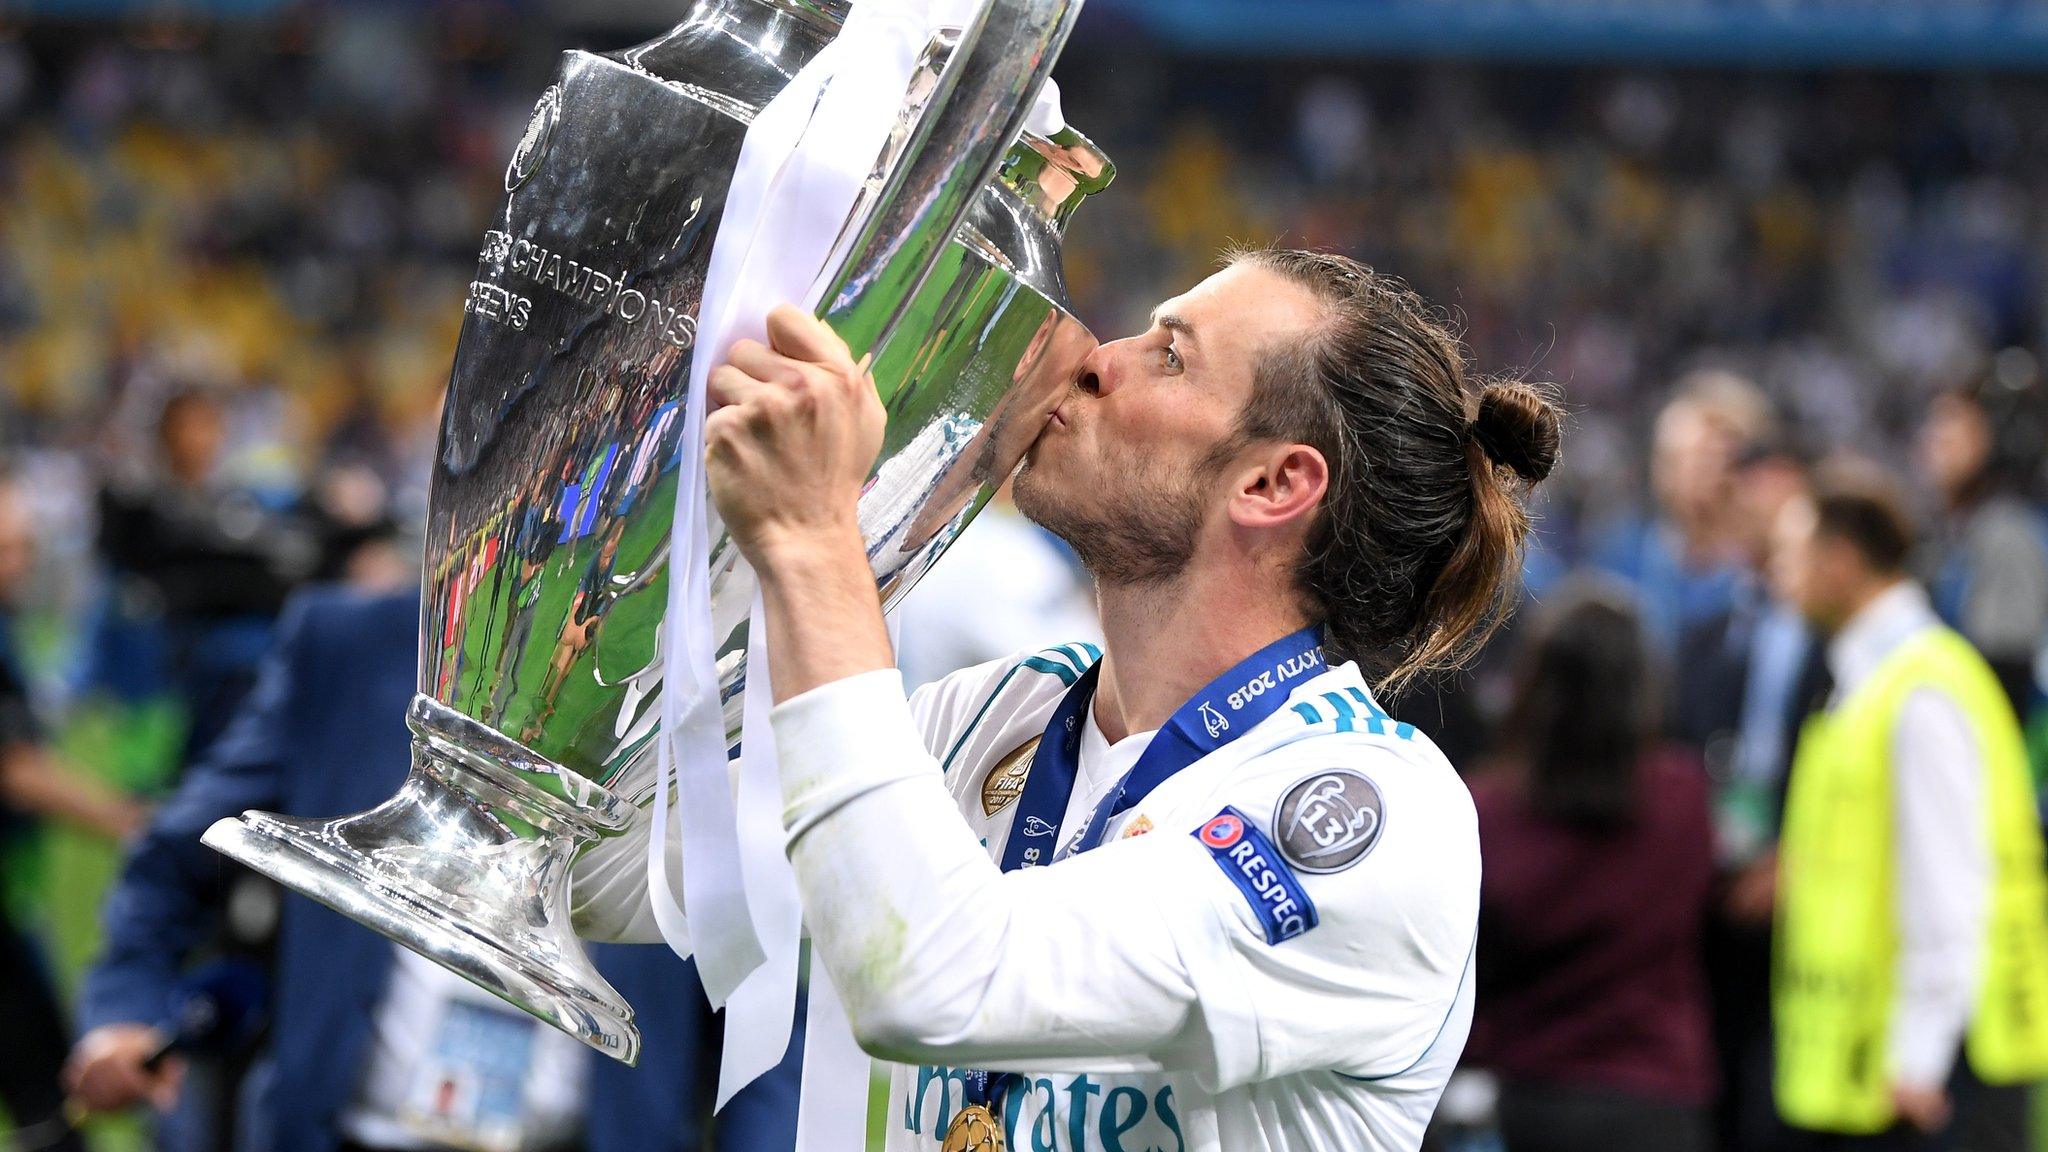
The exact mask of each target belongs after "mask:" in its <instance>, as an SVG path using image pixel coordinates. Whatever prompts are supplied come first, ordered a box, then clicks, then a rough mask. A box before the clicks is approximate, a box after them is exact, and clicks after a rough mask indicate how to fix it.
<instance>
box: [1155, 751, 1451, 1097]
mask: <svg viewBox="0 0 2048 1152" xmlns="http://www.w3.org/2000/svg"><path fill="white" fill-rule="evenodd" d="M1409 739H1413V738H1412V737H1410V738H1409ZM1218 799H1219V801H1220V803H1219V804H1218V805H1217V816H1216V817H1213V818H1211V819H1210V820H1209V821H1208V822H1207V823H1205V824H1203V825H1202V827H1201V828H1198V829H1197V830H1196V832H1195V834H1194V835H1193V836H1192V837H1174V838H1170V839H1183V840H1186V841H1187V842H1188V843H1189V844H1191V845H1192V846H1193V847H1194V848H1195V849H1196V851H1197V854H1198V855H1199V857H1200V858H1201V860H1202V863H1201V866H1200V867H1193V868H1192V869H1191V870H1192V872H1193V873H1194V881H1193V882H1194V884H1195V885H1197V886H1199V887H1200V888H1201V889H1202V891H1203V895H1204V897H1205V899H1204V904H1205V906H1206V908H1207V910H1208V911H1209V912H1210V913H1211V915H1212V917H1213V923H1212V924H1211V925H1209V926H1208V931H1206V932H1203V933H1200V934H1196V933H1194V932H1190V933H1188V934H1187V935H1186V936H1185V937H1184V938H1183V939H1182V940H1181V941H1180V945H1181V950H1182V954H1183V955H1184V956H1185V957H1186V960H1187V963H1188V966H1189V970H1190V975H1191V977H1192V982H1193V984H1194V987H1195V988H1196V989H1197V993H1198V1001H1199V1004H1200V1008H1201V1015H1202V1017H1203V1019H1204V1020H1205V1021H1207V1022H1208V1029H1209V1032H1210V1040H1211V1043H1212V1044H1213V1046H1214V1053H1213V1054H1214V1058H1215V1061H1216V1064H1217V1068H1218V1072H1219V1078H1220V1080H1221V1081H1222V1083H1223V1084H1225V1085H1230V1084H1237V1083H1246V1082H1251V1081H1256V1080H1265V1079H1271V1078H1274V1077H1278V1076H1286V1075H1292V1074H1295V1073H1301V1072H1308V1071H1317V1070H1328V1071H1333V1072H1337V1073H1340V1074H1342V1075H1346V1076H1349V1077H1352V1078H1356V1079H1365V1080H1381V1079H1387V1078H1391V1077H1394V1076H1398V1075H1400V1074H1402V1073H1403V1072H1406V1071H1408V1070H1409V1069H1411V1068H1413V1067H1414V1066H1415V1065H1416V1064H1417V1063H1418V1062H1419V1061H1421V1060H1422V1059H1423V1058H1424V1057H1425V1056H1427V1055H1429V1054H1430V1053H1432V1052H1436V1051H1442V1050H1443V1049H1444V1047H1445V1046H1448V1047H1449V1048H1451V1049H1452V1050H1453V1053H1452V1054H1453V1056H1455V1050H1456V1049H1458V1048H1461V1047H1462V1045H1463V1042H1464V1034H1465V1030H1466V1028H1467V1027H1468V1026H1469V1022H1470V1020H1469V1017H1470V1008H1471V1002H1472V991H1473V990H1472V989H1471V987H1470V986H1469V985H1470V979H1471V968H1472V962H1473V947H1474V943H1475V941H1476V939H1477V929H1478V915H1479V837H1478V822H1477V818H1476V816H1475V814H1474V812H1473V808H1472V804H1471V799H1470V796H1469V795H1468V794H1467V793H1466V791H1465V788H1464V785H1463V783H1462V782H1461V781H1459V780H1458V778H1457V777H1456V775H1455V774H1454V773H1453V772H1452V771H1451V769H1450V767H1449V766H1448V765H1447V764H1445V763H1444V762H1443V761H1442V758H1441V757H1440V756H1438V755H1437V754H1436V753H1435V751H1434V749H1432V748H1429V747H1427V745H1426V744H1419V745H1417V746H1416V747H1414V748H1412V749H1407V748H1403V747H1401V746H1400V741H1399V740H1398V739H1396V738H1395V737H1392V736H1388V737H1385V738H1369V737H1363V736H1360V737H1347V736H1327V737H1323V738H1319V739H1314V740H1305V741H1302V742H1299V743H1297V744H1295V745H1292V746H1289V747H1286V748H1283V749H1281V750H1279V751H1278V752H1276V753H1273V754H1269V755H1267V756H1264V757H1261V758H1259V759H1258V760H1255V761H1253V762H1252V763H1251V764H1249V765H1246V766H1245V767H1244V768H1243V769H1241V770H1240V771H1239V772H1238V773H1237V774H1235V775H1234V776H1233V778H1232V779H1231V780H1230V781H1229V783H1228V785H1227V787H1226V789H1225V791H1224V793H1223V794H1222V795H1221V796H1220V797H1219V798H1218ZM1238 821H1242V822H1243V824H1244V825H1245V830H1244V832H1243V833H1242V837H1243V839H1232V837H1233V836H1237V835H1239V834H1238V833H1237V831H1236V829H1235V828H1234V827H1233V825H1234V823H1235V822H1238ZM1219 825H1220V826H1221V831H1222V833H1223V834H1222V835H1218V834H1217V833H1216V831H1214V830H1215V829H1217V828H1218V827H1219ZM1148 838H1149V837H1148ZM1226 841H1228V842H1226ZM1295 900H1298V901H1299V902H1300V903H1301V904H1302V905H1303V908H1302V909H1301V910H1299V911H1296V910H1294V909H1290V908H1288V907H1287V904H1288V903H1289V902H1291V901H1295Z"/></svg>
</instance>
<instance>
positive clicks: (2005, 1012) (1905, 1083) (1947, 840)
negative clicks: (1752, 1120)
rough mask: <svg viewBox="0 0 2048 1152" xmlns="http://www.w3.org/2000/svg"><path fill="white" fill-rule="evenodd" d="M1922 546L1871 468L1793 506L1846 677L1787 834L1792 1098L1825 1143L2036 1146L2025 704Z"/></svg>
mask: <svg viewBox="0 0 2048 1152" xmlns="http://www.w3.org/2000/svg"><path fill="white" fill-rule="evenodd" d="M1913 545H1914V534H1913V528H1912V524H1911V522H1910V520H1909V519H1908V517H1907V514H1906V511H1905V505H1904V503H1903V501H1902V499H1901V498H1900V496H1899V495H1898V493H1897V491H1896V490H1895V489H1894V488H1893V486H1892V485H1891V484H1890V482H1889V481H1888V480H1886V479H1885V478H1884V477H1883V476H1882V474H1880V473H1876V472H1874V471H1871V472H1869V473H1868V474H1866V473H1865V471H1864V470H1861V469H1858V470H1854V471H1847V470H1844V471H1839V472H1834V473H1830V474H1829V475H1826V476H1824V477H1822V478H1821V479H1820V481H1819V482H1818V483H1817V484H1816V486H1815V489H1814V491H1813V494H1812V495H1811V497H1803V498H1800V499H1798V500H1795V501H1793V502H1791V503H1790V504H1788V505H1787V506H1786V508H1785V510H1784V511H1783V513H1782V514H1781V515H1780V517H1779V520H1778V524H1777V526H1776V540H1775V544H1774V548H1773V555H1772V565H1773V576H1774V578H1775V579H1776V580H1777V582H1778V584H1779V587H1780V590H1781V592H1782V594H1783V595H1784V596H1785V598H1786V599H1787V600H1789V601H1790V602H1792V603H1794V604H1796V605H1797V606H1798V607H1799V609H1800V611H1801V612H1803V613H1804V614H1805V615H1806V617H1807V619H1808V620H1809V621H1811V622H1812V624H1813V626H1814V628H1815V629H1816V630H1817V631H1818V632H1819V633H1820V634H1821V635H1822V636H1824V637H1825V638H1826V640H1825V642H1826V667H1827V671H1828V673H1829V674H1830V677H1831V679H1832V686H1831V690H1830V691H1829V692H1828V694H1827V695H1826V701H1827V703H1826V707H1825V710H1824V711H1822V712H1820V713H1819V714H1817V715H1815V716H1813V717H1812V718H1810V719H1809V720H1808V721H1807V723H1806V725H1805V727H1804V728H1803V729H1802V731H1801V733H1800V737H1799V742H1798V749H1797V752H1796V753H1795V756H1794V760H1793V767H1792V776H1791V780H1790V783H1789V786H1788V790H1787V795H1786V799H1785V818H1784V827H1783V834H1782V836H1781V839H1780V846H1779V868H1778V880H1777V905H1778V911H1777V940H1776V967H1775V969H1774V983H1773V988H1772V1000H1773V1012H1774V1024H1775V1029H1774V1031H1775V1037H1776V1047H1777V1069H1776V1088H1777V1101H1778V1108H1779V1111H1780V1113H1781V1114H1782V1115H1783V1117H1784V1119H1785V1120H1786V1122H1787V1123H1789V1124H1791V1125H1792V1126H1794V1127H1795V1128H1797V1129H1800V1130H1802V1131H1803V1132H1805V1133H1807V1134H1808V1137H1807V1140H1806V1142H1805V1143H1806V1144H1807V1146H1809V1147H1812V1148H1816V1149H1828V1148H1884V1149H1894V1148H1896V1149H1922V1148H1958V1149H1970V1150H1971V1152H2006V1150H2011V1152H2021V1150H2024V1149H2028V1148H2030V1144H2029V1143H2028V1140H2027V1122H2028V1117H2027V1091H2026V1086H2027V1085H2028V1084H2029V1083H2030V1082H2032V1081H2035V1080H2038V1079H2039V1078H2040V1077H2042V1076H2043V1075H2044V1074H2048V880H2044V878H2043V872H2042V846H2041V829H2040V825H2039V824H2038V822H2037V820H2036V817H2035V809H2034V804H2033V789H2032V785H2031V783H2030V781H2029V780H2028V778H2027V767H2026V761H2025V751H2024V748H2023V745H2022V743H2021V739H2020V732H2019V726H2018V724H2017V722H2016V720H2015V718H2014V716H2013V711H2012V706H2011V704H2010V702H2009V701H2008V699H2007V697H2006V694H2005V692H2004V690H2003V688H2002V687H2001V685H2000V684H1999V681H1998V678H1997V676H1996V675H1995V674H1994V673H1993V671H1992V669H1991V667H1990V665H1989V664H1987V663H1986V662H1985V660H1984V658H1983V657H1982V656H1981V655H1979V654H1978V653H1977V651H1976V650H1975V649H1974V648H1972V647H1971V646H1970V644H1969V642H1968V641H1967V640H1966V639H1964V638H1963V637H1962V636H1961V635H1959V634H1958V633H1956V632H1954V631H1952V630H1951V629H1949V628H1948V627H1946V626H1945V625H1943V624H1942V623H1941V621H1940V619H1939V617H1937V616H1936V615H1935V612H1934V609H1933V607H1932V605H1931V604H1930V603H1929V601H1928V597H1927V594H1926V593H1925V592H1924V591H1923V590H1922V589H1921V588H1920V586H1919V585H1918V584H1916V583H1914V582H1913V581H1912V579H1911V578H1910V577H1908V575H1907V563H1908V559H1909V557H1910V555H1911V553H1912V550H1913ZM1952 1114H1953V1120H1954V1122H1953V1123H1952Z"/></svg>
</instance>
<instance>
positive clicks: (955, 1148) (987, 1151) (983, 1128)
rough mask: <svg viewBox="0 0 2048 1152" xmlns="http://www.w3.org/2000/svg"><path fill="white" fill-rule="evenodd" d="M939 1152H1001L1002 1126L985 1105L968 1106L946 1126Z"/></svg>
mask: <svg viewBox="0 0 2048 1152" xmlns="http://www.w3.org/2000/svg"><path fill="white" fill-rule="evenodd" d="M939 1150H940V1152H1003V1126H1002V1125H1000V1124H998V1123H996V1114H995V1113H994V1112H991V1111H989V1109H988V1105H986V1104H969V1105H967V1106H966V1107H965V1108H962V1109H960V1113H959V1115H957V1116H954V1117H953V1122H952V1123H951V1124H948V1125H946V1140H945V1142H944V1143H943V1144H940V1145H939Z"/></svg>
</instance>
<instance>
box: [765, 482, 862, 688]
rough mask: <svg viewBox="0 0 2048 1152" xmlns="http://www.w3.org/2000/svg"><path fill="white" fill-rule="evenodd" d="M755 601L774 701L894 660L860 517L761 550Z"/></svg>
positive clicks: (850, 517)
mask: <svg viewBox="0 0 2048 1152" xmlns="http://www.w3.org/2000/svg"><path fill="white" fill-rule="evenodd" d="M755 567H756V571H757V572H758V573H759V575H760V578H761V604H762V608H763V610H764V611H765V612H766V615H767V623H768V662H769V665H770V667H771V669H772V670H773V673H774V680H775V700H776V702H777V703H781V702H782V701H784V700H788V699H790V698H791V697H794V696H800V695H802V694H803V693H805V692H808V691H810V690H811V689H813V688H817V687H819V686H821V685H825V684H830V683H832V682H833V681H836V680H844V679H845V678H847V677H848V676H857V675H859V674H860V673H862V672H873V671H875V670H876V669H878V668H888V667H892V666H894V664H895V662H896V661H895V653H894V652H893V651H892V650H891V649H890V647H889V630H888V627H887V625H885V624H884V623H883V621H882V601H881V596H880V595H879V594H878V593H877V592H876V589H875V575H874V570H873V569H872V568H870V567H869V566H868V559H867V550H866V546H865V543H864V542H863V541H862V539H861V534H860V524H859V522H858V520H856V519H855V517H854V515H853V511H852V510H851V509H849V510H848V512H847V515H846V517H845V522H844V523H843V524H836V525H835V526H834V527H833V528H831V529H830V530H828V531H824V532H817V533H811V534H807V535H805V536H804V537H802V538H793V539H790V540H786V541H780V542H776V543H773V544H770V545H767V546H765V547H763V548H761V549H760V550H759V555H758V557H757V562H756V566H755Z"/></svg>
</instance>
